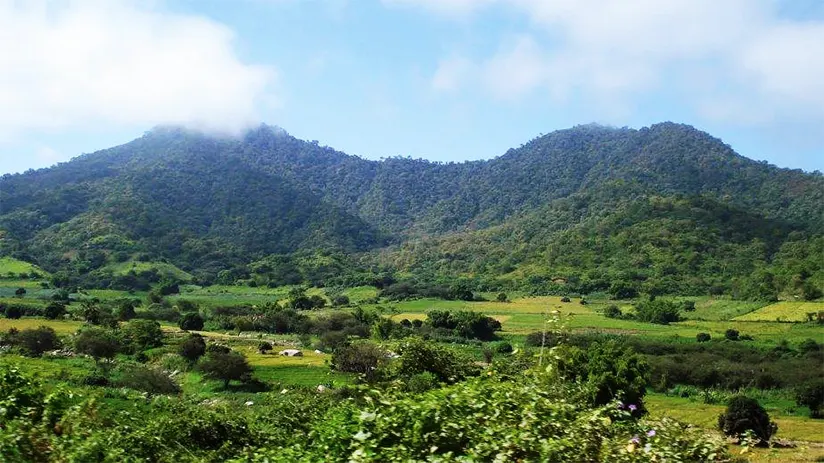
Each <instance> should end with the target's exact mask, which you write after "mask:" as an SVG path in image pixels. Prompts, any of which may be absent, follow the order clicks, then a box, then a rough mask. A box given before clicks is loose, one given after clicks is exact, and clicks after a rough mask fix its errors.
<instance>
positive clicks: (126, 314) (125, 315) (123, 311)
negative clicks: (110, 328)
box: [117, 300, 137, 322]
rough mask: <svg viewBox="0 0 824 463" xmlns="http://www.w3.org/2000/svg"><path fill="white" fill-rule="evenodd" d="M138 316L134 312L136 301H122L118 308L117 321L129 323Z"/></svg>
mask: <svg viewBox="0 0 824 463" xmlns="http://www.w3.org/2000/svg"><path fill="white" fill-rule="evenodd" d="M136 316H137V313H136V312H135V310H134V301H130V300H125V301H121V302H120V304H118V306H117V319H118V320H120V321H122V322H127V321H129V320H131V319H133V318H135V317H136Z"/></svg>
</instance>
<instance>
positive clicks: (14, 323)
mask: <svg viewBox="0 0 824 463" xmlns="http://www.w3.org/2000/svg"><path fill="white" fill-rule="evenodd" d="M41 326H48V327H49V328H51V329H53V330H54V331H55V332H57V334H61V335H65V334H72V333H74V332H76V331H77V330H78V329H80V327H81V326H83V322H80V321H77V320H46V319H43V318H20V319H18V320H9V319H8V318H0V331H8V330H9V329H11V328H17V329H18V330H26V329H35V328H38V327H41Z"/></svg>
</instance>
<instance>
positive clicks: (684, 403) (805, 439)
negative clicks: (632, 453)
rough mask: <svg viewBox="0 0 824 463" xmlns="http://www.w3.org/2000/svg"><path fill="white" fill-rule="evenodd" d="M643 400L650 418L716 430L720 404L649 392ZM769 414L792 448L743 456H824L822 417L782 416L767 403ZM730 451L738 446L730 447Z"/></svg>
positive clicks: (756, 460)
mask: <svg viewBox="0 0 824 463" xmlns="http://www.w3.org/2000/svg"><path fill="white" fill-rule="evenodd" d="M644 402H645V404H646V405H647V407H648V408H649V410H650V414H651V415H652V416H653V417H664V416H667V417H671V418H674V419H676V420H679V421H682V422H685V423H690V424H694V425H696V426H700V427H702V428H705V429H707V431H708V432H715V429H716V425H717V424H716V423H717V421H716V420H717V419H718V415H719V414H720V413H722V412H723V411H724V406H723V405H708V404H704V403H701V402H694V401H691V400H690V399H685V398H680V397H669V396H666V395H663V394H648V395H647V396H646V397H645V398H644ZM766 408H767V411H768V412H769V413H770V417H771V419H772V420H773V421H775V422H776V424H778V434H776V438H778V439H781V440H786V441H792V442H794V443H795V444H796V447H795V448H782V449H755V450H752V451H749V452H747V453H746V455H743V456H744V457H746V458H747V460H749V461H750V462H751V463H761V462H810V461H820V460H817V458H820V457H824V420H812V419H809V418H806V417H800V416H786V415H784V416H782V415H781V410H779V409H775V408H770V407H769V406H766ZM730 451H731V452H732V453H733V454H738V453H739V452H740V451H741V447H737V446H730Z"/></svg>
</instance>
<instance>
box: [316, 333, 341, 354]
mask: <svg viewBox="0 0 824 463" xmlns="http://www.w3.org/2000/svg"><path fill="white" fill-rule="evenodd" d="M348 343H349V336H347V335H346V333H344V332H343V331H327V332H326V333H323V334H322V335H321V336H320V339H319V340H318V345H317V348H318V349H319V350H322V351H324V352H334V351H335V350H336V349H338V348H340V347H342V346H345V345H347V344H348Z"/></svg>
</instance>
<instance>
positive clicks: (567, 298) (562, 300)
mask: <svg viewBox="0 0 824 463" xmlns="http://www.w3.org/2000/svg"><path fill="white" fill-rule="evenodd" d="M571 301H572V300H571V299H570V298H569V297H567V296H564V297H562V298H561V302H571Z"/></svg>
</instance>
